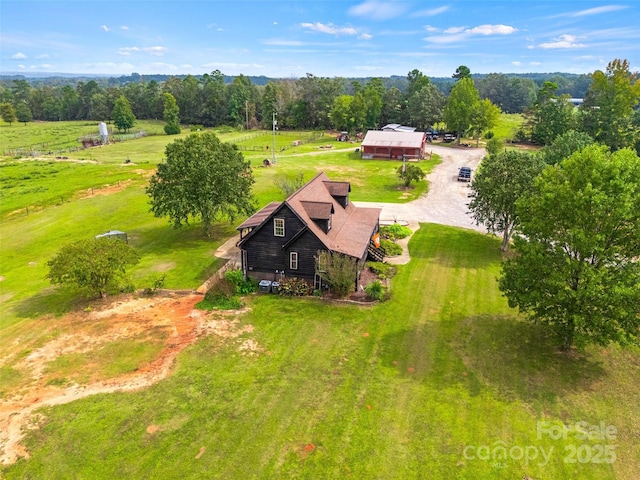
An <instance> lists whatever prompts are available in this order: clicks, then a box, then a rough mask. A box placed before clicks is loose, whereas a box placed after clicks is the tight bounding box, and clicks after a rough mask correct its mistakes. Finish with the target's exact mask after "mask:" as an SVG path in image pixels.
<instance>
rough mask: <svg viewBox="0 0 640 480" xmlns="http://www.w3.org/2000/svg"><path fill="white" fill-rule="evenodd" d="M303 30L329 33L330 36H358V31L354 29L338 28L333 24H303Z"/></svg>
mask: <svg viewBox="0 0 640 480" xmlns="http://www.w3.org/2000/svg"><path fill="white" fill-rule="evenodd" d="M301 26H302V27H303V28H308V29H309V30H311V31H314V32H320V33H327V34H329V35H357V34H358V31H357V30H356V29H355V28H353V27H336V26H335V25H333V24H332V23H327V24H324V23H320V22H316V23H302V24H301Z"/></svg>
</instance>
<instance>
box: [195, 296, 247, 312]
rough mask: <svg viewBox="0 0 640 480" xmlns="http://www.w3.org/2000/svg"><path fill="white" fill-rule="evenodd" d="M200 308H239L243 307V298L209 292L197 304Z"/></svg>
mask: <svg viewBox="0 0 640 480" xmlns="http://www.w3.org/2000/svg"><path fill="white" fill-rule="evenodd" d="M196 308H198V309H199V310H213V309H217V310H238V309H240V308H242V300H240V298H239V297H236V296H235V295H232V296H230V297H229V296H226V295H224V294H221V293H209V292H207V294H206V295H205V296H204V300H202V301H201V302H198V303H197V304H196Z"/></svg>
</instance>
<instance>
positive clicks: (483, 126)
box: [471, 98, 501, 147]
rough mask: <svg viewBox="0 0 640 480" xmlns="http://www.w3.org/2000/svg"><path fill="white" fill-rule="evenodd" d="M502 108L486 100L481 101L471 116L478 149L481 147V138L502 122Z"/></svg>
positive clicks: (472, 129)
mask: <svg viewBox="0 0 640 480" xmlns="http://www.w3.org/2000/svg"><path fill="white" fill-rule="evenodd" d="M500 113H501V112H500V107H498V106H496V105H494V104H493V103H491V100H489V99H488V98H485V99H483V100H480V101H479V102H478V104H477V106H476V110H475V112H473V113H472V115H471V131H472V132H473V134H474V135H475V137H476V147H478V146H479V145H480V137H481V136H482V134H483V133H485V132H486V131H487V130H491V129H492V128H493V127H495V126H496V125H497V124H498V121H499V120H500Z"/></svg>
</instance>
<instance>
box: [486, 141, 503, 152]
mask: <svg viewBox="0 0 640 480" xmlns="http://www.w3.org/2000/svg"><path fill="white" fill-rule="evenodd" d="M502 150H504V141H503V140H502V139H500V138H498V137H493V138H491V139H489V140H488V141H487V152H488V153H489V155H497V154H499V153H500V152H502Z"/></svg>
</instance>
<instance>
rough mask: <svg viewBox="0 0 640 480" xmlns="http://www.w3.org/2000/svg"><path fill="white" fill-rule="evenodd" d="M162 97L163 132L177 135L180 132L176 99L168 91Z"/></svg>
mask: <svg viewBox="0 0 640 480" xmlns="http://www.w3.org/2000/svg"><path fill="white" fill-rule="evenodd" d="M162 98H163V101H164V114H163V117H164V121H165V125H164V133H166V134H167V135H177V134H178V133H180V109H179V108H178V104H177V102H176V99H175V98H174V96H173V95H171V94H170V93H164V94H163V95H162Z"/></svg>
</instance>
